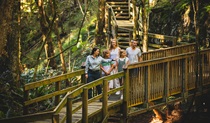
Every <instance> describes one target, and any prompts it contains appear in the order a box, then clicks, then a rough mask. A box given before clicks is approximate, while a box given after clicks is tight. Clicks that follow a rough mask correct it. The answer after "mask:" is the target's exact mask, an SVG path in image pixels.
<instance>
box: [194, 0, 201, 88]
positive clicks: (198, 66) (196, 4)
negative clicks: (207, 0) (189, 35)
mask: <svg viewBox="0 0 210 123" xmlns="http://www.w3.org/2000/svg"><path fill="white" fill-rule="evenodd" d="M192 6H193V11H194V27H195V40H196V69H195V70H196V71H195V72H196V85H195V86H196V89H198V87H199V85H200V84H201V81H202V76H199V75H202V74H201V72H202V70H201V69H202V67H201V60H200V59H201V58H200V40H199V29H200V28H199V26H198V25H199V19H198V18H199V16H198V14H199V13H198V9H199V2H198V0H193V1H192Z"/></svg>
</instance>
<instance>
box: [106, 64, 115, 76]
mask: <svg viewBox="0 0 210 123" xmlns="http://www.w3.org/2000/svg"><path fill="white" fill-rule="evenodd" d="M114 67H115V65H114V64H111V68H110V69H109V71H108V72H107V74H108V75H110V73H111V72H112V70H113V69H114Z"/></svg>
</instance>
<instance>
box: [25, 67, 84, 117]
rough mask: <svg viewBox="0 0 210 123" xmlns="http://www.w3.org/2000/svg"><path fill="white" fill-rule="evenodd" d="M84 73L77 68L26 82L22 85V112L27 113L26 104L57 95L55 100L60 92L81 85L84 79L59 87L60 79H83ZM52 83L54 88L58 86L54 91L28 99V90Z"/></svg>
mask: <svg viewBox="0 0 210 123" xmlns="http://www.w3.org/2000/svg"><path fill="white" fill-rule="evenodd" d="M84 73H85V72H84V70H83V69H81V70H77V71H74V72H71V73H66V74H62V75H58V76H55V77H52V78H48V79H44V80H40V81H37V82H32V83H28V84H26V85H24V107H23V109H24V114H28V105H30V104H33V103H37V102H39V101H43V100H46V99H49V98H51V97H57V100H60V95H61V94H65V93H67V92H68V91H72V90H74V89H75V88H77V87H78V86H81V85H83V84H84V83H85V82H84V81H83V83H82V82H79V83H78V84H77V85H74V86H72V87H65V88H64V89H62V90H61V89H60V84H61V81H63V80H67V79H70V78H72V77H75V76H81V79H83V78H84ZM79 81H80V80H79ZM53 83H57V84H56V85H55V86H56V88H58V89H57V90H55V91H54V92H51V93H50V94H47V95H43V96H39V97H35V98H33V99H30V100H29V91H30V90H32V89H36V88H38V87H41V86H46V85H51V84H53ZM58 102H59V101H57V102H56V103H57V104H58Z"/></svg>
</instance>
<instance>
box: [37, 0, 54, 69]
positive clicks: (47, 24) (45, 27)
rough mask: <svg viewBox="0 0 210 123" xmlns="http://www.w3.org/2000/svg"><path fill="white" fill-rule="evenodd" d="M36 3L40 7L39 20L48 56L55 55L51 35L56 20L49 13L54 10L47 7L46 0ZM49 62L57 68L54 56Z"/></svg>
mask: <svg viewBox="0 0 210 123" xmlns="http://www.w3.org/2000/svg"><path fill="white" fill-rule="evenodd" d="M49 2H50V4H52V1H49ZM36 4H37V6H38V9H39V21H40V27H41V30H42V39H43V42H44V45H45V52H46V57H47V58H49V57H52V56H54V47H53V42H52V38H51V36H50V35H51V31H52V25H53V23H54V20H52V21H50V19H49V18H50V16H49V15H48V14H49V13H51V12H52V11H51V9H49V10H46V9H45V5H44V0H37V1H36ZM49 8H50V7H49ZM41 51H42V50H41ZM41 51H40V52H41ZM38 57H39V56H38ZM38 59H39V58H38ZM48 62H49V66H50V67H52V68H53V69H56V68H57V65H56V62H55V59H54V58H52V59H49V61H48Z"/></svg>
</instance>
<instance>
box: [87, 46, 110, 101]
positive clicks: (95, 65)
mask: <svg viewBox="0 0 210 123" xmlns="http://www.w3.org/2000/svg"><path fill="white" fill-rule="evenodd" d="M99 54H100V50H99V48H97V47H95V48H93V49H92V52H91V54H90V55H89V56H87V59H86V62H85V63H86V65H85V77H86V78H87V83H90V82H92V81H94V80H97V79H99V78H100V77H101V76H100V75H101V73H100V65H101V62H102V61H103V62H110V61H112V59H103V58H102V57H101V56H99ZM96 90H97V94H101V92H102V89H101V85H97V86H96ZM92 97H93V90H92V89H89V90H88V99H90V98H92Z"/></svg>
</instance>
